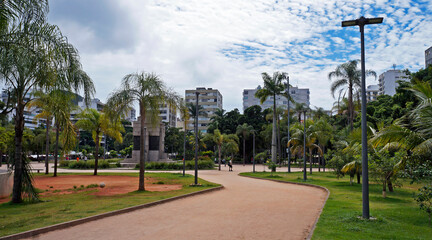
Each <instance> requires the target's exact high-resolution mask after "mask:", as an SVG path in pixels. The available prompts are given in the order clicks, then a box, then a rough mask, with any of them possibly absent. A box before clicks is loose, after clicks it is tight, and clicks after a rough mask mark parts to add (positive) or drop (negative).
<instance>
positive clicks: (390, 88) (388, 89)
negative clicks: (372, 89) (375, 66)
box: [378, 70, 409, 96]
mask: <svg viewBox="0 0 432 240" xmlns="http://www.w3.org/2000/svg"><path fill="white" fill-rule="evenodd" d="M397 81H409V78H408V75H406V74H405V72H403V71H401V70H388V71H386V72H384V73H382V74H381V75H380V76H379V78H378V86H379V95H383V94H387V95H390V96H393V95H395V94H396V88H397V87H398V86H399V84H398V83H397Z"/></svg>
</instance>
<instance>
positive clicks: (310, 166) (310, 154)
mask: <svg viewBox="0 0 432 240" xmlns="http://www.w3.org/2000/svg"><path fill="white" fill-rule="evenodd" d="M309 164H310V165H309V172H310V174H312V150H311V149H310V148H309Z"/></svg>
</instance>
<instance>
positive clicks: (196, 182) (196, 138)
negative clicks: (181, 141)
mask: <svg viewBox="0 0 432 240" xmlns="http://www.w3.org/2000/svg"><path fill="white" fill-rule="evenodd" d="M198 96H199V92H198V91H197V92H196V102H195V185H197V184H198V111H199V109H198Z"/></svg>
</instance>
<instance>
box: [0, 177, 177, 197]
mask: <svg viewBox="0 0 432 240" xmlns="http://www.w3.org/2000/svg"><path fill="white" fill-rule="evenodd" d="M34 181H35V183H34V186H35V187H36V188H38V189H41V190H43V191H45V192H43V193H41V195H46V194H72V193H75V192H76V191H74V190H73V189H74V186H76V187H77V188H80V187H81V185H84V187H86V186H87V185H90V184H98V185H99V184H100V183H102V182H103V183H105V187H104V188H100V187H97V188H90V189H97V191H96V192H94V193H92V194H93V195H97V196H112V195H116V194H124V193H128V192H133V191H136V190H137V189H138V181H139V179H138V177H129V176H93V175H66V176H58V177H52V176H36V177H35V178H34ZM154 182H155V180H154V179H152V178H146V179H145V189H146V190H147V191H151V192H164V191H172V190H179V189H181V188H182V185H180V184H177V185H167V184H153V183H154ZM46 190H48V191H46ZM56 190H57V191H56ZM85 190H89V189H86V188H84V189H83V190H80V191H85ZM53 191H56V192H55V193H54V192H53ZM8 201H10V198H1V199H0V203H4V202H8Z"/></svg>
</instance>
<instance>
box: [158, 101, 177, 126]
mask: <svg viewBox="0 0 432 240" xmlns="http://www.w3.org/2000/svg"><path fill="white" fill-rule="evenodd" d="M159 117H160V118H161V121H162V122H164V123H167V124H168V126H170V127H176V124H177V109H176V108H174V107H170V106H168V104H162V105H160V106H159Z"/></svg>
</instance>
